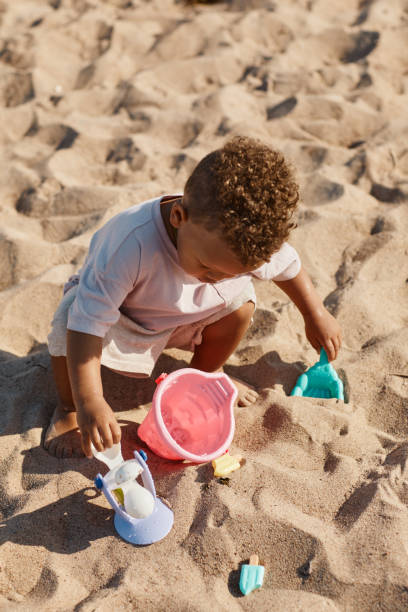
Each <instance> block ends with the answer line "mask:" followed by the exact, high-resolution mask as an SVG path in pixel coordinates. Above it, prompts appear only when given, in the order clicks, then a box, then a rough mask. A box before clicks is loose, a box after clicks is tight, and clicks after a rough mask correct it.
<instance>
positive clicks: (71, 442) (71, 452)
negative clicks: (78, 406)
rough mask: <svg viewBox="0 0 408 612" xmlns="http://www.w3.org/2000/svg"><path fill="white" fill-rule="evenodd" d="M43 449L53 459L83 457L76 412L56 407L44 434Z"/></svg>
mask: <svg viewBox="0 0 408 612" xmlns="http://www.w3.org/2000/svg"><path fill="white" fill-rule="evenodd" d="M44 448H45V449H46V450H47V451H48V452H49V453H50V455H54V456H55V457H58V458H59V459H61V458H68V457H84V453H83V450H82V447H81V437H80V434H79V429H78V423H77V418H76V412H68V411H67V410H64V408H63V407H62V406H61V405H58V406H57V407H56V408H55V410H54V414H53V415H52V418H51V423H50V424H49V426H48V429H47V431H46V433H45V438H44Z"/></svg>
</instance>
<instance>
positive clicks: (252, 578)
mask: <svg viewBox="0 0 408 612" xmlns="http://www.w3.org/2000/svg"><path fill="white" fill-rule="evenodd" d="M264 575H265V568H264V566H263V565H259V558H258V555H251V556H250V557H249V564H245V565H243V566H242V567H241V575H240V577H239V588H240V591H241V593H242V594H243V595H248V594H249V593H251V591H254V590H255V589H259V588H260V587H261V586H262V584H263V579H264Z"/></svg>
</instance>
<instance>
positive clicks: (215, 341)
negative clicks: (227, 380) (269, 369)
mask: <svg viewBox="0 0 408 612" xmlns="http://www.w3.org/2000/svg"><path fill="white" fill-rule="evenodd" d="M254 310H255V305H254V303H253V302H245V304H243V305H242V306H241V307H240V308H238V309H237V310H234V311H233V312H231V313H230V314H228V315H226V316H225V317H223V318H222V319H219V320H218V321H215V323H211V324H210V325H207V327H205V328H204V330H203V334H202V342H201V344H198V345H197V346H196V347H195V350H194V355H193V358H192V360H191V363H190V366H191V367H192V368H197V369H198V370H203V371H204V372H215V371H216V370H219V369H220V368H221V367H222V366H223V365H224V363H225V362H226V361H227V359H228V357H229V356H230V355H231V354H232V353H233V352H234V350H235V349H236V348H237V346H238V344H239V343H240V341H241V339H242V338H243V336H244V334H245V332H246V331H247V329H248V327H249V325H250V323H251V318H252V315H253V313H254ZM234 383H235V384H236V386H237V387H238V405H239V406H248V405H249V404H252V403H253V402H254V401H255V400H256V398H257V397H258V394H257V393H256V391H255V390H254V389H251V388H250V387H248V385H245V384H244V383H242V382H240V381H237V380H236V379H234Z"/></svg>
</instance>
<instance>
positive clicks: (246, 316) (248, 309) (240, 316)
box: [232, 301, 255, 326]
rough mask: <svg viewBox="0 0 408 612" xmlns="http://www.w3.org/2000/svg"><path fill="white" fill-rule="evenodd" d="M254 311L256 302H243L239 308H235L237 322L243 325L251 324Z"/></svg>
mask: <svg viewBox="0 0 408 612" xmlns="http://www.w3.org/2000/svg"><path fill="white" fill-rule="evenodd" d="M254 311H255V304H254V303H253V302H252V301H248V302H245V304H242V306H240V308H238V309H237V310H234V312H233V313H232V314H233V315H234V314H235V317H236V318H237V322H239V323H241V324H243V325H244V324H247V326H249V325H250V323H251V321H252V317H253V314H254Z"/></svg>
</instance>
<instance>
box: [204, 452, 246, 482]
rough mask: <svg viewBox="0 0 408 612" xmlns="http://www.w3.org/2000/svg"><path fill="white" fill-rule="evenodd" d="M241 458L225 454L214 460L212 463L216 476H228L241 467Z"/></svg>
mask: <svg viewBox="0 0 408 612" xmlns="http://www.w3.org/2000/svg"><path fill="white" fill-rule="evenodd" d="M241 459H242V458H241V457H231V455H230V454H229V453H225V454H224V455H221V457H218V459H214V460H213V461H212V462H211V463H212V466H213V468H214V476H217V477H218V476H226V475H227V474H230V473H231V472H235V470H239V468H240V467H241Z"/></svg>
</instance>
